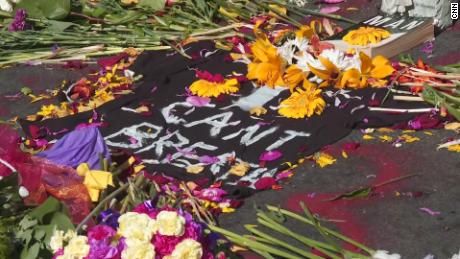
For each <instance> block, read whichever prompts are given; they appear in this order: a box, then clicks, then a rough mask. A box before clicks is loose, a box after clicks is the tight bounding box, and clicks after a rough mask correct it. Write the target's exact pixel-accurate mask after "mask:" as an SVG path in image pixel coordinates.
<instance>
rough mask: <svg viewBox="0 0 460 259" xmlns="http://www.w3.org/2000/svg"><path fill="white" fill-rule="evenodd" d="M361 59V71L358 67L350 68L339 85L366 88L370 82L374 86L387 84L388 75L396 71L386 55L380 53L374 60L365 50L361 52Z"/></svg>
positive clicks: (341, 86) (340, 86)
mask: <svg viewBox="0 0 460 259" xmlns="http://www.w3.org/2000/svg"><path fill="white" fill-rule="evenodd" d="M359 57H360V59H361V72H360V71H358V70H357V69H349V70H347V71H345V73H344V74H343V76H342V77H341V79H340V81H339V82H338V85H337V87H339V88H344V87H345V86H347V87H351V88H364V87H366V86H367V85H368V84H370V85H371V86H374V87H381V86H385V85H386V83H387V80H385V78H386V77H388V76H390V75H391V74H392V73H393V72H394V68H393V67H392V66H391V64H390V61H389V60H388V59H386V58H385V57H383V56H381V55H378V56H376V57H374V58H373V59H372V60H371V58H370V57H369V56H367V55H366V54H364V53H363V52H360V53H359Z"/></svg>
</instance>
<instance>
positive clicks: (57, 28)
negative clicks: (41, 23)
mask: <svg viewBox="0 0 460 259" xmlns="http://www.w3.org/2000/svg"><path fill="white" fill-rule="evenodd" d="M46 23H47V24H48V27H46V30H48V31H52V32H63V31H65V30H66V29H68V28H70V27H72V26H74V25H77V24H75V23H73V22H62V21H55V20H49V21H46Z"/></svg>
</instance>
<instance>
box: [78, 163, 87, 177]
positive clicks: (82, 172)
mask: <svg viewBox="0 0 460 259" xmlns="http://www.w3.org/2000/svg"><path fill="white" fill-rule="evenodd" d="M89 170H90V169H89V165H88V163H81V164H80V165H79V166H78V167H77V174H78V175H79V176H82V177H83V176H85V175H86V173H88V172H89Z"/></svg>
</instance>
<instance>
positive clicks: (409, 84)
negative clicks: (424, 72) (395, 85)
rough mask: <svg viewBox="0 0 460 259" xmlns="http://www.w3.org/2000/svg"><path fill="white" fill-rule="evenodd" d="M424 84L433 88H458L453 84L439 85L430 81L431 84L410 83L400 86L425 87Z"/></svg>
mask: <svg viewBox="0 0 460 259" xmlns="http://www.w3.org/2000/svg"><path fill="white" fill-rule="evenodd" d="M424 84H427V85H428V86H431V87H456V85H455V84H452V83H437V82H432V81H430V82H429V83H423V82H420V83H418V82H408V83H400V84H399V85H401V86H423V85H424Z"/></svg>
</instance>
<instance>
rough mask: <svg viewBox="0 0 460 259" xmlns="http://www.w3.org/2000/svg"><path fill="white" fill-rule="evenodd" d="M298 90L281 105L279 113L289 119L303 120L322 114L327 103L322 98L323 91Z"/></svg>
mask: <svg viewBox="0 0 460 259" xmlns="http://www.w3.org/2000/svg"><path fill="white" fill-rule="evenodd" d="M303 88H304V89H299V88H298V89H296V91H294V92H293V93H292V94H291V96H290V97H289V98H287V99H286V100H283V101H282V102H281V103H280V109H279V110H278V113H279V114H280V115H283V116H284V117H287V118H294V119H303V118H305V116H307V117H311V116H312V115H313V114H317V115H319V114H321V113H322V112H323V110H324V107H325V106H326V102H325V101H324V99H323V98H322V97H321V90H320V89H315V88H306V87H303Z"/></svg>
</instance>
